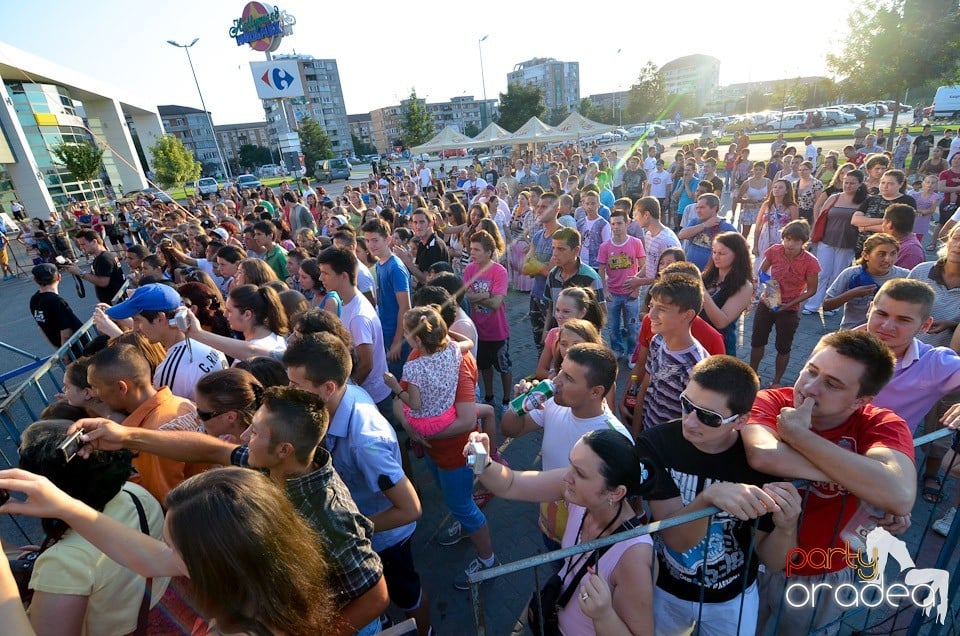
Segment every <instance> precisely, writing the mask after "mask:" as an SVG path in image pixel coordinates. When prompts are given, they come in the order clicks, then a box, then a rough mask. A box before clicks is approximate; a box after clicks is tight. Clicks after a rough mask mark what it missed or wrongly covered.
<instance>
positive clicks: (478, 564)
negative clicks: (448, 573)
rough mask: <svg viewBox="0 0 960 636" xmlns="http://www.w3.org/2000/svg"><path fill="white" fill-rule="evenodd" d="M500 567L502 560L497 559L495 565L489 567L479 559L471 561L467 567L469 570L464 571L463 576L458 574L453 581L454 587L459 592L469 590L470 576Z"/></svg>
mask: <svg viewBox="0 0 960 636" xmlns="http://www.w3.org/2000/svg"><path fill="white" fill-rule="evenodd" d="M498 565H500V559H495V560H494V562H493V565H491V566H490V567H487V566H485V565H484V564H483V561H481V560H480V558H479V557H477V558H474V559H473V561H471V562H470V564H469V565H468V566H467V569H466V570H464V571H463V573H462V574H458V575H457V576H456V578H455V579H454V580H453V587H455V588H457V589H458V590H469V589H470V583H469V582H468V581H467V577H468V576H469V575H471V574H473V573H475V572H479V571H480V570H489V569H490V568H495V567H497V566H498Z"/></svg>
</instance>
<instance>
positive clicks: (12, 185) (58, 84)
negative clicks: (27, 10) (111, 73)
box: [0, 42, 163, 218]
mask: <svg viewBox="0 0 960 636" xmlns="http://www.w3.org/2000/svg"><path fill="white" fill-rule="evenodd" d="M11 60H15V62H11ZM128 122H133V123H134V125H135V126H136V129H137V132H138V134H139V137H140V143H141V145H142V146H143V149H144V152H145V153H146V158H147V160H148V161H149V160H152V155H151V154H150V147H151V146H153V145H154V144H156V142H157V140H158V139H159V138H160V137H161V136H162V135H163V127H162V126H161V123H160V117H159V116H158V114H157V110H156V108H155V107H153V106H150V105H147V104H143V103H142V102H141V101H140V100H139V99H131V98H130V97H129V96H128V95H125V94H124V93H123V91H122V90H120V89H117V88H114V87H111V86H107V85H105V84H104V83H103V82H101V81H100V80H99V79H94V78H91V77H87V76H85V75H82V74H80V73H77V72H76V71H73V70H70V69H66V68H63V67H61V66H59V65H57V64H54V63H52V62H49V61H48V60H44V59H42V58H39V57H36V56H34V55H32V54H30V53H27V52H26V51H21V50H20V49H17V48H15V47H12V46H9V45H7V44H4V43H2V42H0V204H2V205H3V208H4V209H5V210H7V211H9V210H10V203H11V202H12V201H13V200H18V201H20V202H21V203H23V205H24V207H25V208H26V210H27V213H28V214H29V215H30V216H35V217H40V218H46V217H47V215H48V214H49V212H50V211H51V210H54V209H61V210H62V209H64V208H65V207H66V205H67V203H68V199H69V198H71V197H72V198H75V199H94V198H96V199H99V200H101V201H103V200H104V199H105V195H106V191H107V188H106V181H108V182H109V184H110V185H111V186H112V188H113V191H114V192H115V193H116V194H118V195H119V193H120V192H121V191H127V192H129V191H134V190H141V189H143V188H145V187H147V181H146V177H145V172H144V170H145V166H143V165H142V164H141V161H140V159H139V158H138V156H137V152H136V150H135V147H134V143H133V135H132V133H131V128H130V124H129V123H128ZM94 140H96V144H97V145H98V146H99V147H100V148H103V149H104V155H103V171H102V172H101V176H100V177H99V178H97V179H94V181H93V183H92V185H91V184H90V183H87V182H78V181H77V180H76V178H75V177H73V175H71V174H70V173H69V172H68V171H67V169H66V167H64V166H63V165H60V164H58V163H57V162H56V161H55V160H54V158H53V155H52V153H51V148H52V147H54V146H56V145H57V144H59V143H62V142H67V143H71V142H77V143H85V142H93V141H94Z"/></svg>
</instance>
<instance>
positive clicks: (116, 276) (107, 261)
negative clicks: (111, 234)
mask: <svg viewBox="0 0 960 636" xmlns="http://www.w3.org/2000/svg"><path fill="white" fill-rule="evenodd" d="M93 273H94V274H95V275H97V276H109V277H110V282H109V283H108V284H107V286H106V287H99V286H98V287H96V290H97V300H99V301H100V302H102V303H109V302H110V301H112V300H113V297H114V296H116V295H117V292H118V291H120V288H121V287H123V269H121V268H120V264H119V263H118V262H117V259H116V258H115V257H114V256H113V254H111V253H110V252H108V251H106V250H104V251H103V252H100V254H98V255H97V257H96V258H95V259H93Z"/></svg>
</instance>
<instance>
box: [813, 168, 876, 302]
mask: <svg viewBox="0 0 960 636" xmlns="http://www.w3.org/2000/svg"><path fill="white" fill-rule="evenodd" d="M844 165H847V164H844ZM837 174H838V175H839V174H841V173H840V172H838V173H837ZM864 179H865V177H864V175H863V173H862V172H860V171H859V170H851V171H849V172H847V173H846V175H845V176H844V177H843V181H842V182H841V187H842V190H841V191H840V192H838V193H836V194H832V195H830V196H829V197H827V200H826V202H825V203H824V204H823V207H822V208H821V210H820V214H826V215H827V224H826V227H825V228H824V231H823V238H822V239H820V242H819V243H818V245H817V260H818V261H820V277H819V280H818V282H817V293H816V294H814V295H813V296H812V297H811V298H810V299H809V300H807V302H806V303H805V304H804V306H803V313H804V315H809V314H815V313H817V312H818V311H820V306H821V305H822V304H823V297H824V295H825V294H826V293H827V289H829V288H830V285H832V284H833V281H835V280H836V279H837V276H839V275H840V272H842V271H843V270H845V269H846V268H848V267H850V263H852V262H853V254H854V250H855V249H856V247H857V228H855V227H854V226H853V225H851V224H850V219H851V218H852V217H853V214H854V212H856V211H857V208H858V207H860V204H861V203H863V202H864V201H865V200H866V198H867V186H866V185H865V184H864ZM835 313H837V312H836V311H835V310H834V311H829V312H824V314H825V315H827V316H832V315H834V314H835Z"/></svg>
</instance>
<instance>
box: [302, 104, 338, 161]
mask: <svg viewBox="0 0 960 636" xmlns="http://www.w3.org/2000/svg"><path fill="white" fill-rule="evenodd" d="M298 132H299V133H300V149H301V150H302V151H303V163H304V165H306V166H308V172H309V171H310V170H313V165H314V164H315V163H316V162H317V161H319V160H321V159H333V147H332V145H331V144H330V138H329V137H327V132H326V131H325V130H324V129H323V126H321V125H320V124H318V123H317V120H316V119H314V118H313V117H310V116H307V117H304V118H303V119H301V120H300V130H299V131H298Z"/></svg>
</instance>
